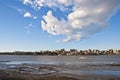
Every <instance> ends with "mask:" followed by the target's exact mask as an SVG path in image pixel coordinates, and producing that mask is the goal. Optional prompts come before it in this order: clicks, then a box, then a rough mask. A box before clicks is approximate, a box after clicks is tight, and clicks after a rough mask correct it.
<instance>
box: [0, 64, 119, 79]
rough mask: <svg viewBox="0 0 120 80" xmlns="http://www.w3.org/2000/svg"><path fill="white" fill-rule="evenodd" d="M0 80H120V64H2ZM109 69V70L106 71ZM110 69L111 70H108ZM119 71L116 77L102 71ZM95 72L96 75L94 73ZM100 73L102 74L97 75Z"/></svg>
mask: <svg viewBox="0 0 120 80" xmlns="http://www.w3.org/2000/svg"><path fill="white" fill-rule="evenodd" d="M0 66H2V67H3V69H0V80H97V79H98V80H120V75H119V73H120V64H106V65H93V64H91V65H71V64H69V65H66V64H54V65H53V64H18V65H16V64H9V65H8V64H4V63H2V64H1V63H0ZM108 67H109V69H108ZM110 67H111V68H110ZM106 70H109V71H114V72H115V73H116V71H119V73H118V76H117V75H113V74H109V73H110V72H107V74H106V73H104V72H103V71H106ZM95 71H97V73H96V72H95ZM99 72H102V73H99Z"/></svg>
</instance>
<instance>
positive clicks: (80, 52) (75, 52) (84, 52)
mask: <svg viewBox="0 0 120 80" xmlns="http://www.w3.org/2000/svg"><path fill="white" fill-rule="evenodd" d="M0 55H41V56H44V55H48V56H49V55H50V56H63V55H67V56H72V55H120V50H119V49H117V50H114V49H109V50H97V49H93V50H91V49H88V50H77V49H70V50H68V51H66V50H65V49H60V50H53V51H50V50H45V51H35V52H25V51H15V52H0Z"/></svg>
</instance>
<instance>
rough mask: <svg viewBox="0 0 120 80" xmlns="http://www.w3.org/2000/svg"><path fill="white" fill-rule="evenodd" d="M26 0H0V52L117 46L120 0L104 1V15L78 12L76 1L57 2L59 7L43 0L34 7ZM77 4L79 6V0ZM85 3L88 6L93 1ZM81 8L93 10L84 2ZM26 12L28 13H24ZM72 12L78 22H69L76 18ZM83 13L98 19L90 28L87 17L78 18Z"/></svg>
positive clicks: (118, 42)
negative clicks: (96, 15) (110, 2)
mask: <svg viewBox="0 0 120 80" xmlns="http://www.w3.org/2000/svg"><path fill="white" fill-rule="evenodd" d="M26 1H27V2H25V0H1V1H0V51H40V50H55V49H62V48H65V49H67V50H69V49H71V48H72V49H82V50H84V49H110V48H113V49H120V9H118V7H119V5H120V0H118V2H115V3H113V2H112V3H113V5H112V8H111V7H110V8H109V6H111V5H109V4H108V3H107V2H106V4H108V6H106V7H107V8H106V9H108V12H106V11H103V12H101V14H102V15H103V16H104V18H101V17H97V18H96V17H95V16H93V15H91V13H89V12H88V13H87V12H86V11H85V10H81V11H84V12H85V13H83V14H81V11H80V10H79V9H78V7H79V6H78V7H77V8H76V5H77V4H76V3H75V2H74V4H72V3H70V2H61V3H60V4H59V6H58V3H56V2H55V3H54V2H53V3H54V5H53V3H51V2H49V4H51V5H52V6H49V5H48V4H47V2H46V3H45V4H46V5H42V6H40V4H37V3H36V4H37V5H38V6H37V7H35V5H33V4H29V2H30V1H29V0H26ZM33 1H34V0H33ZM56 1H57V0H56ZM58 1H59V0H58ZM63 1H64V0H63ZM67 1H68V0H67ZM71 1H72V0H71ZM73 1H74V0H73ZM76 1H79V0H76ZM85 1H86V4H88V3H89V2H87V0H85ZM98 1H100V0H98ZM106 1H107V0H106ZM111 1H114V0H111ZM103 2H104V0H103ZM103 2H102V1H101V2H99V5H101V4H103ZM79 3H80V4H81V5H82V2H79ZM117 3H118V4H117ZM55 4H57V5H55ZM89 4H91V5H92V4H93V3H89ZM114 4H115V5H118V6H115V5H114ZM93 5H94V4H93ZM92 7H94V6H92ZM39 8H40V9H39ZM73 8H75V9H73ZM85 8H86V9H90V10H93V11H94V10H96V9H93V8H88V7H87V5H85ZM101 9H102V8H101ZM109 9H110V10H109ZM112 9H113V10H112ZM78 10H79V11H78ZM27 12H28V13H30V15H26V16H25V14H26V13H27ZM76 12H78V14H76V16H77V15H78V18H79V17H80V18H79V19H77V20H78V22H79V23H81V22H82V21H83V23H81V24H78V23H77V24H74V23H73V25H72V24H71V23H72V22H74V21H75V20H76V18H75V16H73V15H72V14H75V13H76ZM110 12H111V13H110ZM71 13H72V14H71ZM86 13H87V14H86ZM85 14H86V15H89V16H91V17H89V19H90V20H93V19H98V21H99V22H96V21H97V20H96V21H94V22H92V24H93V26H94V27H91V26H92V25H91V23H90V24H89V23H88V24H87V22H86V23H84V21H86V20H88V18H87V19H81V16H82V17H83V16H85V17H86V15H85ZM96 14H97V13H96ZM106 15H110V16H106ZM111 15H112V16H111ZM68 16H69V17H68ZM98 16H99V15H98ZM100 16H101V15H100ZM99 18H100V19H99ZM108 18H109V19H108ZM42 21H43V23H42ZM51 21H52V22H51ZM89 22H91V21H89ZM102 23H103V24H102ZM42 24H43V25H42ZM98 24H100V25H98ZM74 25H77V26H74ZM79 25H80V26H79ZM82 25H83V26H82ZM86 25H87V26H86ZM51 26H52V27H51ZM61 26H64V27H61ZM96 26H97V27H96ZM54 27H55V28H54ZM69 28H70V29H69ZM92 28H93V29H92ZM67 31H69V32H67Z"/></svg>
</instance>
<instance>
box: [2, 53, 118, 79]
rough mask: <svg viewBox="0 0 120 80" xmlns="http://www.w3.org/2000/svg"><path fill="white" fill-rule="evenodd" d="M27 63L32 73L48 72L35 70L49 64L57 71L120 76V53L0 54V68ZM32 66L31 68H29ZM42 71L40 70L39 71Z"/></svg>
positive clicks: (47, 70)
mask: <svg viewBox="0 0 120 80" xmlns="http://www.w3.org/2000/svg"><path fill="white" fill-rule="evenodd" d="M23 64H27V65H26V67H27V68H28V69H27V70H31V72H32V69H33V72H32V73H33V74H34V73H36V74H37V72H38V73H39V74H40V73H49V72H50V71H51V70H49V69H47V68H45V69H42V70H41V69H40V71H38V70H36V72H34V71H35V69H36V68H38V66H37V67H36V65H39V67H40V66H41V65H44V66H46V65H47V66H51V67H53V70H52V71H54V68H55V70H56V67H55V65H57V71H59V72H62V73H70V74H77V75H80V74H98V75H114V76H119V77H120V65H114V66H112V65H111V64H120V55H99V56H98V55H97V56H23V55H0V68H1V69H16V68H17V67H21V65H23ZM29 66H32V67H33V68H32V69H31V68H29ZM41 71H42V72H41Z"/></svg>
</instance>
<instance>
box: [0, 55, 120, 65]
mask: <svg viewBox="0 0 120 80" xmlns="http://www.w3.org/2000/svg"><path fill="white" fill-rule="evenodd" d="M0 61H11V62H18V63H20V62H21V63H22V62H23V63H27V62H28V63H47V62H48V63H52V62H53V63H90V64H92V63H93V64H97V63H120V55H99V56H21V55H0Z"/></svg>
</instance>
